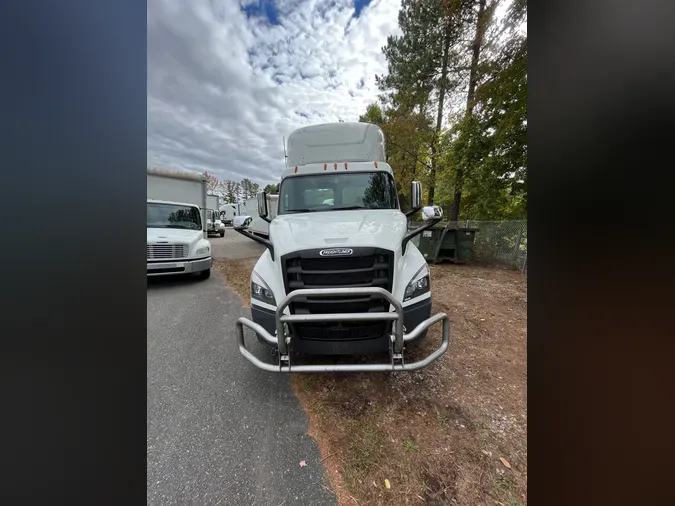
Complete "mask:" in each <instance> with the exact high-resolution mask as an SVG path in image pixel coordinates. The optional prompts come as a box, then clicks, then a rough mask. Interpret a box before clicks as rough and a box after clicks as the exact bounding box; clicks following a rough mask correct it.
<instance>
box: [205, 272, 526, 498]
mask: <svg viewBox="0 0 675 506" xmlns="http://www.w3.org/2000/svg"><path fill="white" fill-rule="evenodd" d="M254 264H255V261H254V260H238V261H218V262H217V268H218V270H219V271H220V272H221V273H222V274H223V275H224V276H225V279H226V281H227V282H228V283H229V284H230V285H231V286H232V287H233V288H234V289H235V290H236V291H237V292H238V293H239V294H240V296H241V297H242V299H243V300H244V301H245V303H246V304H248V296H249V293H248V292H249V287H248V283H249V281H248V280H249V276H250V272H251V269H252V268H253V265H254ZM431 286H432V296H433V306H434V307H433V312H434V313H437V312H445V313H447V314H448V316H449V317H450V327H451V331H452V339H451V341H450V347H449V348H448V351H447V352H446V353H445V355H444V356H443V357H442V358H441V359H439V360H438V361H436V362H435V363H434V364H432V365H431V366H429V367H427V368H425V369H422V370H420V371H416V372H413V373H385V374H378V373H352V374H348V373H343V374H298V375H291V377H290V381H291V384H292V387H293V389H294V391H295V393H296V395H297V396H298V398H299V400H300V402H301V404H302V405H303V407H304V408H305V410H306V412H307V414H308V416H309V419H310V434H311V435H312V436H313V437H315V438H316V440H317V442H318V444H319V446H320V448H321V451H322V457H323V461H324V465H325V466H326V469H327V470H328V474H329V477H330V479H331V482H332V484H333V486H334V488H335V490H336V493H337V495H338V498H339V501H340V503H341V505H342V506H346V505H361V506H363V505H393V506H396V505H422V504H426V505H439V506H440V505H448V504H449V505H462V506H464V505H467V506H473V505H494V504H501V505H504V506H516V505H524V504H526V503H527V365H526V362H527V353H526V348H527V332H526V330H527V277H526V276H524V275H522V274H520V273H518V272H515V271H510V270H506V269H502V268H498V267H486V266H467V265H438V266H431ZM439 344H440V325H437V326H436V327H435V328H434V329H433V330H432V331H430V333H429V336H428V338H427V339H426V341H425V342H424V343H423V344H422V345H420V346H419V347H417V348H415V349H413V350H411V352H412V354H413V356H418V357H419V356H422V355H423V354H425V352H427V353H428V351H429V350H430V349H432V348H434V347H437V346H438V345H439ZM409 358H412V357H409Z"/></svg>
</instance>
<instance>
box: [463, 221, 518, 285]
mask: <svg viewBox="0 0 675 506" xmlns="http://www.w3.org/2000/svg"><path fill="white" fill-rule="evenodd" d="M458 225H459V226H460V227H466V228H477V229H478V232H476V242H475V244H474V259H475V260H477V261H479V262H488V263H498V264H502V265H507V266H509V267H515V268H516V269H518V270H520V271H521V272H525V271H527V220H513V221H475V220H468V221H465V222H460V223H459V224H458Z"/></svg>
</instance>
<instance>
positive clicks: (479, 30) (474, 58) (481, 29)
mask: <svg viewBox="0 0 675 506" xmlns="http://www.w3.org/2000/svg"><path fill="white" fill-rule="evenodd" d="M486 1H487V0H478V16H477V17H476V36H475V37H474V39H473V44H472V47H471V51H472V54H471V70H470V74H469V90H468V92H467V95H466V114H465V115H464V118H465V119H469V118H471V116H472V115H473V107H474V104H475V96H476V81H477V80H478V60H479V59H480V48H481V46H482V45H483V36H484V35H485V25H486V23H483V15H484V14H485V4H486ZM465 169H466V167H457V172H456V178H455V196H454V198H453V200H452V211H451V212H450V221H458V220H459V207H460V204H461V202H462V186H463V184H464V170H465Z"/></svg>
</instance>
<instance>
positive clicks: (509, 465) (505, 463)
mask: <svg viewBox="0 0 675 506" xmlns="http://www.w3.org/2000/svg"><path fill="white" fill-rule="evenodd" d="M499 460H501V461H502V464H504V467H506V468H507V469H511V464H509V461H508V460H506V459H505V458H504V457H499Z"/></svg>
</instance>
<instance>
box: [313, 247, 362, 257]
mask: <svg viewBox="0 0 675 506" xmlns="http://www.w3.org/2000/svg"><path fill="white" fill-rule="evenodd" d="M352 253H354V250H352V249H351V248H331V249H322V250H321V251H319V255H321V256H322V257H334V256H339V255H351V254H352Z"/></svg>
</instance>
